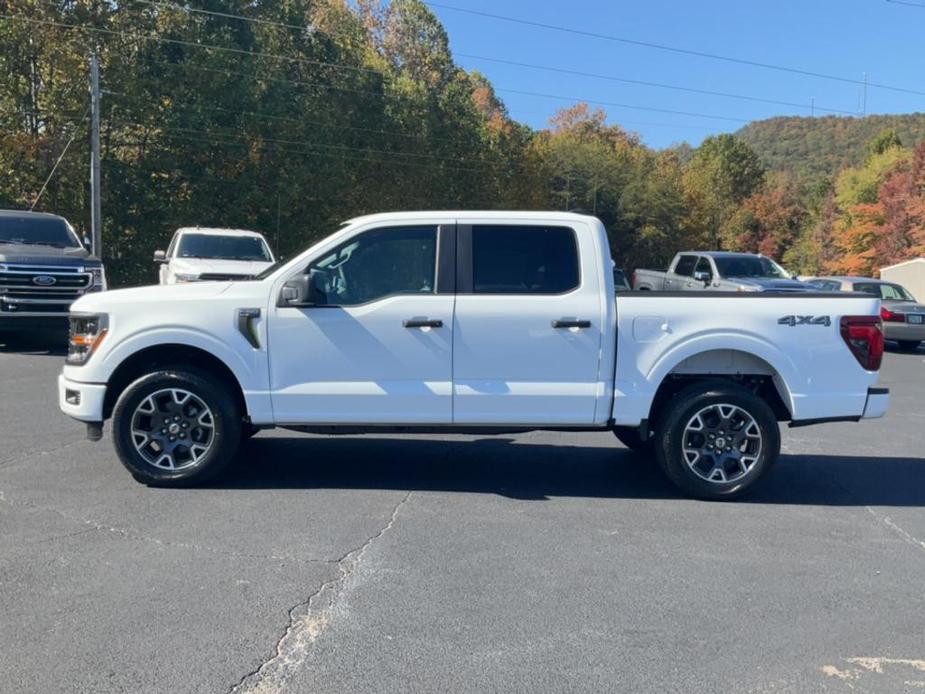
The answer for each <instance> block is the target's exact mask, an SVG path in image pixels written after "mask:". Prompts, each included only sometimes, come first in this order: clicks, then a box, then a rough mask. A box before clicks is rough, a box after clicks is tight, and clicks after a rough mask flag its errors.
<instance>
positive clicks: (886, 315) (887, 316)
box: [880, 306, 906, 323]
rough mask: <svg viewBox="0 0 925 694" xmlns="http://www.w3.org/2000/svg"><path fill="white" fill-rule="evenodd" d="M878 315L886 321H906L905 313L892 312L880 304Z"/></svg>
mask: <svg viewBox="0 0 925 694" xmlns="http://www.w3.org/2000/svg"><path fill="white" fill-rule="evenodd" d="M880 317H881V318H882V319H883V320H884V322H886V323H905V322H906V316H905V314H902V313H893V312H892V311H891V310H890V309H888V308H887V307H886V306H881V307H880Z"/></svg>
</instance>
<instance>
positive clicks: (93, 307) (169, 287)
mask: <svg viewBox="0 0 925 694" xmlns="http://www.w3.org/2000/svg"><path fill="white" fill-rule="evenodd" d="M230 286H231V283H230V282H201V283H200V282H190V283H185V284H153V285H151V286H148V287H132V288H131V289H116V290H114V291H109V292H94V293H91V294H85V295H84V296H82V297H81V298H79V299H78V300H77V301H75V302H74V303H73V304H71V311H84V312H97V311H101V312H108V311H112V310H115V309H118V308H120V307H137V306H141V305H145V304H156V305H159V306H160V305H163V304H165V303H168V302H173V301H184V300H186V301H189V300H191V299H192V300H196V299H211V298H213V297H216V296H218V295H219V294H222V293H223V292H225V291H227V290H228V287H230Z"/></svg>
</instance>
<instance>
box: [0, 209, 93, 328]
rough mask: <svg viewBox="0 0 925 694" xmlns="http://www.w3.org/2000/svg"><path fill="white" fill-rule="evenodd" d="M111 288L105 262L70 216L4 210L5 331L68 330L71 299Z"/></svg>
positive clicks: (1, 283)
mask: <svg viewBox="0 0 925 694" xmlns="http://www.w3.org/2000/svg"><path fill="white" fill-rule="evenodd" d="M105 289H106V273H105V272H104V270H103V264H102V263H101V262H100V260H99V258H96V257H95V256H93V255H92V254H91V253H90V251H88V250H87V249H86V248H85V246H84V244H83V243H82V242H81V239H80V237H78V236H77V233H76V232H75V231H74V228H73V227H72V226H71V225H70V224H69V223H68V221H67V220H66V219H64V217H59V216H57V215H53V214H45V213H40V212H24V211H20V210H0V333H4V334H5V335H6V336H9V335H11V334H12V335H22V334H23V333H24V332H28V331H32V330H36V329H48V328H51V329H55V328H57V329H61V330H62V331H63V330H64V329H66V328H67V324H68V321H67V317H68V309H69V308H70V305H71V303H72V302H73V301H75V300H76V299H78V298H80V297H81V296H83V295H84V294H86V293H88V292H100V291H103V290H105ZM4 339H6V337H4Z"/></svg>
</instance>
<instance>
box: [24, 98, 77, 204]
mask: <svg viewBox="0 0 925 694" xmlns="http://www.w3.org/2000/svg"><path fill="white" fill-rule="evenodd" d="M89 110H90V109H89V108H88V109H87V110H86V111H84V115H83V119H81V120H86V117H87V112H88V111H89ZM77 133H78V129H77V128H74V132H73V133H72V134H71V139H69V140H68V141H67V144H66V145H64V149H63V150H61V154H60V155H59V156H58V159H57V160H56V161H55V165H54V166H53V167H51V173H49V174H48V178H46V179H45V182H44V183H43V184H42V187H41V189H40V190H39V193H38V195H36V196H35V200H33V201H32V205H30V206H29V211H30V212H31V211H32V210H34V209H35V206H36V205H38V204H39V200H41V199H42V194H43V193H44V192H45V189H46V188H47V187H48V183H49V181H51V178H52V176H54V175H55V171H57V170H58V165H59V164H60V163H61V160H62V159H64V155H65V154H67V151H68V149H70V147H71V143H72V142H73V141H74V138H76V137H77Z"/></svg>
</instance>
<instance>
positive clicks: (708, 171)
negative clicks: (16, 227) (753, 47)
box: [0, 0, 925, 285]
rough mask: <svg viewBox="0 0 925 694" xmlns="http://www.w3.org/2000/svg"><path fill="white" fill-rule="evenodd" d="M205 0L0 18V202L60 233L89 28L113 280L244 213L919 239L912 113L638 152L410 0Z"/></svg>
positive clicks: (633, 257)
mask: <svg viewBox="0 0 925 694" xmlns="http://www.w3.org/2000/svg"><path fill="white" fill-rule="evenodd" d="M208 7H209V8H210V9H209V10H201V9H195V10H194V9H191V8H190V7H189V6H186V5H177V4H174V3H170V2H160V1H157V2H155V1H150V0H136V1H135V2H132V3H127V4H126V3H122V2H114V1H110V2H103V1H99V2H53V1H51V0H22V2H18V3H15V6H14V8H13V9H9V10H8V12H9V13H10V14H9V15H4V16H2V17H0V172H2V175H0V207H14V208H29V207H30V206H32V205H35V206H36V209H37V210H44V211H52V212H56V213H59V214H62V215H64V216H66V217H67V218H69V219H70V220H71V221H72V222H73V223H74V224H75V225H76V226H78V227H79V228H80V229H81V230H86V228H87V225H88V222H89V216H90V214H89V204H88V186H87V179H88V175H87V172H88V159H89V156H88V151H87V150H88V147H87V142H88V134H87V116H88V101H89V100H88V94H87V56H88V54H89V52H90V50H91V48H92V47H93V46H99V49H100V55H101V63H102V86H103V108H102V143H103V149H102V170H103V241H104V259H105V260H106V261H107V263H108V268H109V275H110V278H111V280H112V281H113V283H114V284H115V285H125V284H136V283H143V282H151V281H153V279H154V266H153V264H152V262H151V256H152V252H153V251H154V250H155V249H157V248H163V247H164V245H165V244H166V242H167V240H168V239H169V238H170V235H171V234H172V232H173V231H174V230H175V229H176V228H177V227H180V226H186V225H195V224H200V225H207V226H232V227H244V228H251V229H256V230H259V231H262V232H264V233H265V234H266V235H267V237H268V238H269V240H270V242H271V243H272V244H273V245H274V246H275V247H276V248H277V250H278V251H279V252H280V253H282V254H283V255H286V256H289V255H291V254H293V253H295V252H296V251H298V250H299V249H301V248H304V247H305V246H306V245H307V244H309V243H311V242H312V241H314V240H317V239H319V238H321V237H322V236H325V235H327V234H329V233H330V232H331V231H333V230H334V229H336V228H337V226H338V225H339V223H340V222H341V221H343V220H345V219H348V218H350V217H352V216H356V215H359V214H365V213H370V212H377V211H387V210H398V209H405V210H412V209H440V208H443V209H447V208H450V209H453V208H463V209H466V208H468V209H473V208H506V209H557V210H563V209H575V208H581V209H585V210H588V211H589V212H592V213H593V214H596V215H597V216H598V217H600V219H601V220H602V221H603V222H604V224H605V225H606V227H607V229H608V232H609V235H610V242H611V245H612V248H613V250H614V257H615V258H616V260H617V262H618V263H619V264H620V265H621V266H623V267H624V268H627V269H632V268H634V267H638V266H641V265H651V266H655V267H657V266H660V265H663V264H665V263H667V261H668V259H669V258H670V257H671V256H672V255H673V254H674V253H675V252H676V251H677V250H679V249H681V248H685V247H687V248H690V247H704V248H723V249H731V250H748V251H760V252H762V253H766V254H768V255H771V256H774V257H776V258H779V259H782V260H783V261H784V262H785V263H786V264H787V265H788V267H789V268H790V269H791V270H794V271H798V272H823V271H847V270H851V271H856V272H873V271H875V270H876V268H878V267H879V266H880V265H882V264H885V262H894V261H897V260H902V259H904V258H906V257H912V256H914V255H916V254H921V253H923V252H925V148H923V147H921V146H920V147H918V148H917V149H916V145H917V143H919V142H920V141H922V140H923V138H925V115H922V116H920V115H914V116H902V117H899V116H897V117H895V118H893V117H890V118H887V117H883V118H881V117H871V118H867V119H862V120H858V119H851V118H819V119H805V118H781V119H774V120H771V121H764V122H761V123H755V124H753V125H751V126H748V127H747V128H746V129H745V130H743V131H742V132H741V133H740V134H739V135H738V136H733V135H720V136H718V137H710V138H707V139H706V140H705V141H704V142H702V143H701V144H700V146H699V147H697V148H696V149H692V148H690V147H689V146H683V145H682V146H680V147H676V148H672V149H669V150H663V151H655V150H653V149H651V148H649V147H647V146H646V145H645V144H643V143H642V142H641V141H640V140H639V138H638V137H637V136H636V135H635V134H633V133H632V132H629V131H627V130H625V129H624V128H622V127H620V126H619V125H617V124H615V123H614V122H613V121H612V120H610V119H608V118H607V116H606V114H605V113H604V112H603V111H600V110H592V109H590V108H589V107H588V106H587V105H586V104H575V105H574V106H572V107H570V108H566V109H563V110H562V111H560V112H559V113H558V114H557V115H556V116H555V117H554V118H553V119H552V121H551V122H550V125H549V127H548V128H546V129H543V130H539V131H534V130H531V129H530V128H528V127H526V126H524V125H522V124H519V123H517V122H515V121H514V120H512V119H511V117H510V116H509V114H508V112H507V110H506V108H505V106H504V104H503V103H502V102H501V101H500V100H499V99H498V98H497V97H496V95H495V92H494V90H493V88H492V85H491V84H490V83H489V81H488V80H487V79H486V78H485V77H484V76H482V75H480V74H478V73H473V72H467V71H465V70H463V69H462V68H460V67H459V66H458V65H456V63H455V62H454V60H453V56H452V53H451V51H450V48H449V37H448V36H447V34H446V32H445V30H444V28H443V26H442V25H441V24H440V22H439V21H438V20H437V18H436V17H435V16H434V15H433V13H432V12H431V11H430V10H429V9H428V8H427V6H426V5H424V4H423V3H422V2H420V0H391V2H389V3H384V2H381V0H357V2H348V0H286V2H279V3H260V4H257V5H255V4H254V3H252V2H248V1H246V0H224V1H221V2H220V1H218V0H216V1H214V2H211V3H210V4H209V5H208ZM891 118H892V119H893V120H891ZM891 123H894V124H895V125H896V128H895V129H893V130H890V129H887V130H884V126H887V125H890V124H891ZM59 158H60V165H59V167H58V168H57V170H55V165H56V162H58V160H59ZM848 165H850V166H848ZM846 167H847V168H846ZM52 171H55V173H54V175H53V176H51V177H50V179H49V174H50V173H51V172H52ZM47 179H49V183H48V186H47V188H45V189H44V191H43V185H44V183H45V181H46V180H47Z"/></svg>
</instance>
